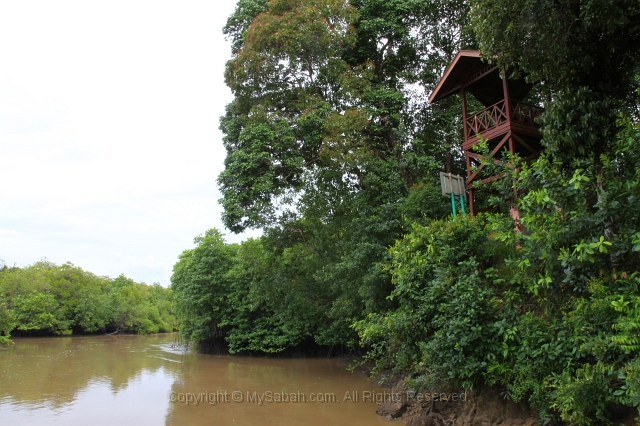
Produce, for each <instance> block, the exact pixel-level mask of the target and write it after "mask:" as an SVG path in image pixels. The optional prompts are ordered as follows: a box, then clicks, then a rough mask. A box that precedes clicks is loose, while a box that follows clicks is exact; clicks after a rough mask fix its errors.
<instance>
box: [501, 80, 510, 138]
mask: <svg viewBox="0 0 640 426" xmlns="http://www.w3.org/2000/svg"><path fill="white" fill-rule="evenodd" d="M502 74H503V76H502V91H503V92H504V106H505V109H506V110H507V123H509V127H511V94H510V92H509V81H508V80H507V70H506V69H504V68H503V69H502Z"/></svg>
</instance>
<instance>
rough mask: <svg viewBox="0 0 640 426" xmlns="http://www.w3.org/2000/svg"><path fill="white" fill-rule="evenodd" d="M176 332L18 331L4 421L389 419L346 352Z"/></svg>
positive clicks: (7, 359) (1, 351)
mask: <svg viewBox="0 0 640 426" xmlns="http://www.w3.org/2000/svg"><path fill="white" fill-rule="evenodd" d="M176 337H177V336H176V334H161V335H151V336H138V335H117V336H73V337H47V338H16V339H14V341H15V343H16V344H15V345H14V346H11V347H4V348H0V422H1V423H2V424H3V425H4V424H6V425H42V426H47V425H65V426H67V425H71V426H73V425H83V426H85V425H89V426H101V425H105V426H106V425H109V426H114V425H115V426H127V425H136V426H142V425H150V426H152V425H181V426H182V425H194V426H197V425H216V426H227V425H261V426H264V425H282V426H288V425H291V426H293V425H295V426H299V425H309V426H315V425H318V426H319V425H323V426H325V425H349V426H357V425H377V424H378V425H387V426H388V424H389V423H388V422H386V421H384V420H383V419H382V418H380V417H379V416H377V415H376V414H375V410H376V407H377V404H376V403H375V400H376V399H378V400H380V399H381V398H384V391H385V389H382V388H380V387H378V386H377V385H375V384H374V383H373V382H371V381H370V380H368V379H367V378H366V377H365V376H364V375H363V374H361V373H357V372H356V373H351V372H349V371H347V370H346V367H347V364H346V363H345V362H344V361H342V360H339V359H325V358H306V359H303V358H300V359H291V358H287V359H284V358H282V359H278V358H262V357H234V356H219V355H203V354H197V353H194V352H193V351H183V350H181V349H175V348H173V347H172V344H173V343H174V340H175V339H176Z"/></svg>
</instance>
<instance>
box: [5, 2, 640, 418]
mask: <svg viewBox="0 0 640 426" xmlns="http://www.w3.org/2000/svg"><path fill="white" fill-rule="evenodd" d="M638 15H640V4H638V2H637V0H634V1H631V2H628V1H622V0H606V1H596V0H587V1H572V0H559V1H556V0H553V1H552V0H473V1H471V2H467V1H463V0H428V1H417V0H393V1H380V0H352V1H350V2H344V1H342V2H341V1H333V0H295V1H285V0H272V1H269V2H267V1H262V0H260V1H258V0H242V1H240V2H239V3H238V6H237V8H236V11H235V12H234V14H233V15H232V16H231V17H230V18H229V21H228V23H227V26H226V27H225V29H224V31H225V34H227V36H228V37H229V39H230V40H231V41H232V43H233V47H232V57H231V59H230V61H229V62H228V63H227V68H226V73H225V78H226V81H227V84H228V85H229V87H230V88H231V89H232V91H233V94H234V100H233V102H232V103H231V104H229V105H228V106H227V110H226V114H225V116H224V117H222V118H221V120H220V128H221V130H222V131H223V133H224V135H225V136H224V144H225V148H226V149H227V158H226V160H225V170H224V171H223V173H222V174H221V175H220V177H219V180H218V182H219V185H220V189H221V192H222V195H223V198H222V200H221V203H222V205H223V207H224V212H223V222H224V223H225V225H226V226H227V227H228V228H229V229H230V230H231V231H233V232H239V231H242V230H244V229H247V228H252V227H253V228H262V229H263V230H264V235H263V237H261V238H260V239H256V240H249V241H246V242H244V243H242V244H240V245H230V244H226V243H224V241H223V239H222V235H221V234H220V233H219V232H218V231H215V230H212V231H208V232H207V234H205V236H204V237H200V238H198V239H196V245H197V246H196V248H194V249H191V250H187V251H185V252H184V253H183V254H182V255H181V257H180V260H179V262H178V263H177V264H176V266H175V268H174V276H173V279H172V288H173V290H174V295H175V297H176V303H177V305H178V306H179V309H178V313H179V314H180V315H179V316H180V323H181V330H182V331H183V333H184V334H185V337H187V338H189V339H192V340H194V341H197V342H200V343H208V344H211V343H213V344H219V345H221V346H224V348H225V349H227V350H229V351H230V352H242V351H259V352H269V353H273V352H280V351H283V350H285V349H286V348H290V347H295V346H300V345H304V344H306V343H308V342H309V341H311V340H313V341H315V342H316V343H317V344H322V345H327V346H330V347H341V348H346V349H348V350H351V351H354V352H359V353H360V354H364V360H368V361H371V362H372V363H373V364H374V366H375V369H374V371H376V372H384V371H387V370H395V371H402V372H404V373H405V374H406V375H407V376H408V377H409V378H410V381H411V382H412V384H413V385H414V386H416V387H424V388H432V387H434V386H442V385H444V386H467V387H471V386H485V385H489V386H496V387H498V388H499V389H500V390H501V392H502V394H503V395H504V396H505V398H511V399H512V400H514V401H522V402H527V403H528V404H530V406H532V407H533V408H534V409H536V410H537V411H538V413H539V415H540V418H541V420H542V421H543V422H545V423H549V422H553V423H559V422H566V423H569V424H580V425H589V424H610V423H611V422H613V421H614V420H616V419H618V417H620V413H625V408H629V409H634V408H637V407H638V404H639V403H640V396H639V393H638V392H639V389H640V384H639V383H640V380H639V377H640V374H639V372H640V367H639V365H640V364H639V362H638V359H639V352H638V351H640V339H639V338H638V334H639V331H640V307H639V306H640V299H639V294H640V289H639V287H638V286H639V284H640V281H639V280H640V276H639V275H638V271H640V227H639V225H638V220H637V217H638V212H637V206H638V200H640V156H639V155H640V150H638V146H639V143H640V127H638V125H637V120H638V116H639V113H638V110H637V105H638V102H637V99H638V93H637V92H636V91H635V89H636V87H637V84H638V81H640V80H639V79H638V78H637V77H635V74H636V73H637V69H638V65H639V62H640V53H639V52H640V50H638V49H637V45H638V42H639V41H640V40H639V39H640V26H638V25H637V22H638V19H637V18H638ZM470 17H471V18H472V20H473V22H471V20H470V19H471V18H470ZM476 45H478V46H480V48H481V50H482V52H483V54H484V56H485V57H486V58H491V60H492V61H494V60H495V61H497V62H498V63H499V64H500V65H501V66H503V67H504V69H506V70H507V73H508V74H517V73H519V72H524V73H526V74H527V75H528V77H527V78H528V79H529V80H530V81H531V82H532V83H542V84H539V85H538V89H537V90H538V92H539V93H537V95H539V99H540V100H544V106H545V114H544V115H543V116H542V118H541V122H540V124H542V128H541V131H542V134H543V137H544V138H543V140H542V144H543V145H544V146H545V147H546V151H545V153H544V154H543V155H542V156H541V157H540V158H539V159H537V160H536V161H533V162H531V163H528V164H525V163H523V162H522V161H521V159H519V158H517V157H515V156H509V155H504V156H503V159H504V162H503V164H494V163H493V161H485V167H486V170H487V171H488V172H490V173H491V174H495V175H498V174H500V173H505V175H506V178H505V179H499V180H496V181H494V182H492V183H491V184H489V185H488V186H489V188H487V189H489V190H490V191H487V194H490V195H488V196H487V197H486V198H485V199H483V197H480V196H479V197H477V199H476V202H477V203H476V205H484V204H487V205H488V206H491V205H492V206H493V207H494V208H493V211H492V213H490V214H485V215H480V216H478V217H476V218H470V217H462V216H459V217H458V219H457V220H455V221H454V220H452V219H451V218H450V217H448V216H449V203H448V200H447V199H445V198H443V197H442V196H441V194H440V189H439V188H438V185H437V175H438V172H440V171H451V172H453V173H458V174H462V173H463V172H464V170H465V165H464V158H462V157H461V152H460V150H459V149H458V144H459V142H460V139H461V133H462V132H461V130H462V129H461V121H460V120H461V112H460V107H459V100H458V99H456V98H455V97H450V98H448V99H445V100H443V101H442V102H439V103H438V104H437V105H428V104H427V102H426V97H425V96H424V94H426V93H428V92H429V91H430V90H432V89H433V88H434V87H435V85H436V83H437V81H438V78H439V77H440V76H441V75H442V73H443V71H444V69H445V67H446V66H447V65H448V63H449V62H450V61H451V59H452V57H453V55H454V54H455V53H456V51H457V50H459V49H461V48H474V47H475V46H476ZM470 101H471V102H473V99H471V100H470ZM478 151H479V152H480V153H481V154H484V155H485V156H486V154H487V153H488V151H487V147H486V144H485V145H484V146H483V144H480V146H479V147H478ZM514 193H516V194H518V209H519V223H514V220H513V219H512V217H511V215H510V214H509V210H510V207H511V206H512V205H513V203H514V199H513V196H514ZM88 317H90V316H89V315H88ZM0 318H1V317H0ZM7 318H10V317H7Z"/></svg>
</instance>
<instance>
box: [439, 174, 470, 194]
mask: <svg viewBox="0 0 640 426" xmlns="http://www.w3.org/2000/svg"><path fill="white" fill-rule="evenodd" d="M440 185H442V195H444V196H449V195H450V194H451V193H452V192H453V195H463V196H464V197H465V198H466V196H467V193H466V190H465V182H464V178H463V177H462V176H458V175H452V174H451V173H443V172H440Z"/></svg>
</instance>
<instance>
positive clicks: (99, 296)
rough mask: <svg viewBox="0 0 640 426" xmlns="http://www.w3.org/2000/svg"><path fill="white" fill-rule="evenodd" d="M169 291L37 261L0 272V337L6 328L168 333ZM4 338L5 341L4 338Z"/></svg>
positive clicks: (170, 316)
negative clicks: (23, 266) (24, 266)
mask: <svg viewBox="0 0 640 426" xmlns="http://www.w3.org/2000/svg"><path fill="white" fill-rule="evenodd" d="M174 324H175V318H174V316H173V313H172V301H171V292H170V290H168V289H165V288H162V287H161V286H160V285H158V284H155V285H153V286H148V285H146V284H139V283H135V282H133V281H132V280H130V279H128V278H126V277H124V276H120V277H118V278H116V279H115V280H111V279H109V278H105V277H98V276H95V275H93V274H91V273H90V272H86V271H83V270H82V269H81V268H78V267H76V266H73V265H72V264H71V263H66V264H64V265H60V266H58V265H55V264H53V263H50V262H46V261H43V262H37V263H35V264H33V265H31V266H28V267H26V268H6V269H4V270H2V271H0V335H3V336H4V339H3V340H2V341H3V342H4V343H8V342H9V341H8V337H9V335H10V333H11V332H12V331H14V330H15V331H17V332H19V333H31V334H33V333H38V334H39V333H44V334H58V335H66V334H71V333H72V332H83V333H94V332H106V331H116V332H134V333H142V334H144V333H157V332H159V331H165V332H169V331H173V329H174ZM5 340H6V341H5Z"/></svg>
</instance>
